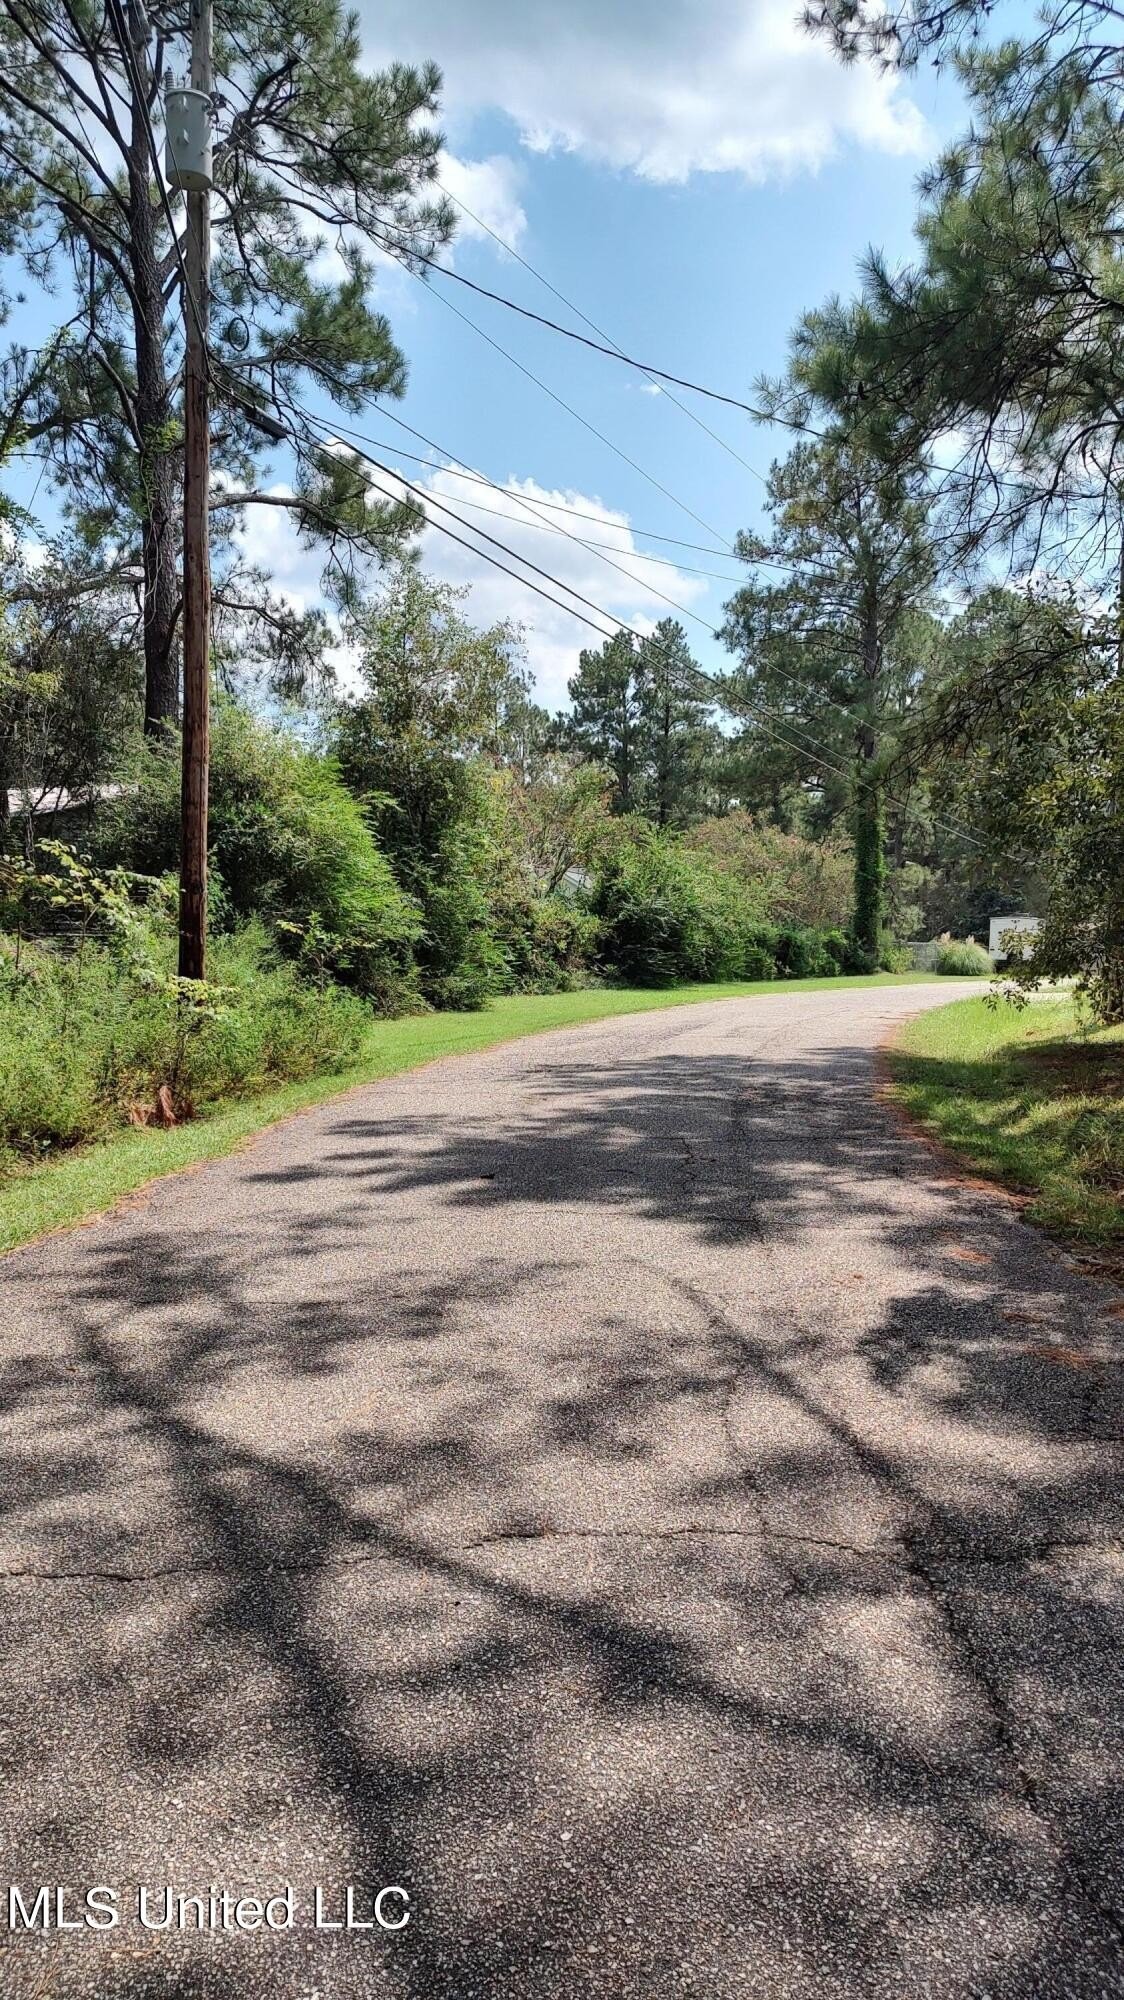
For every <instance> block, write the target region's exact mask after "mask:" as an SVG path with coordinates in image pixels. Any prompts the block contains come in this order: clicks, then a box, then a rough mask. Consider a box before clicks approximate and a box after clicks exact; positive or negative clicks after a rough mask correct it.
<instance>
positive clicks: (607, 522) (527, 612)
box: [410, 466, 706, 708]
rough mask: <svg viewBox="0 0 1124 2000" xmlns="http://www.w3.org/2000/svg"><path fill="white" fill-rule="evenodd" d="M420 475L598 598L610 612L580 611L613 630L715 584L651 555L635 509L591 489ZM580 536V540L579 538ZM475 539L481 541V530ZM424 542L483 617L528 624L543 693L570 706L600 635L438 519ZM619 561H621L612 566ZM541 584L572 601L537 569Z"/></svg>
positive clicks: (435, 567) (644, 624) (433, 563)
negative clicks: (637, 528)
mask: <svg viewBox="0 0 1124 2000" xmlns="http://www.w3.org/2000/svg"><path fill="white" fill-rule="evenodd" d="M410 477H411V478H412V479H414V481H415V484H418V485H421V486H422V487H423V488H424V489H425V491H426V493H427V494H432V495H433V498H434V500H435V501H445V502H447V503H448V505H449V506H450V507H451V508H453V509H454V511H455V512H456V513H457V514H460V515H462V516H463V518H464V519H465V520H467V521H472V522H474V523H476V524H477V525H478V529H479V530H481V531H483V532H485V533H487V534H489V535H492V536H494V537H495V539H496V540H497V541H499V542H502V543H504V544H505V545H506V547H507V548H508V549H511V550H514V551H515V553H516V555H519V556H524V557H526V558H527V559H528V560H529V561H530V562H533V563H537V564H538V565H539V567H540V569H544V570H547V571H548V572H549V573H550V576H551V577H556V578H557V579H558V583H559V584H562V585H569V586H570V587H571V588H572V589H573V590H577V591H580V592H581V593H582V595H583V596H585V597H587V598H590V599H591V600H592V602H593V603H594V604H595V605H598V606H599V607H601V608H602V609H603V611H604V612H606V613H607V614H608V616H607V617H605V618H598V617H597V614H596V613H595V612H594V611H592V610H590V608H589V606H588V605H584V604H582V603H580V602H578V603H576V604H575V607H574V608H575V610H576V611H578V612H580V613H582V615H583V616H586V617H588V618H590V619H591V620H593V621H594V623H595V624H599V625H601V626H602V627H603V628H604V633H605V636H608V634H609V633H610V632H611V631H612V630H613V629H614V620H617V619H619V620H621V621H622V622H623V623H625V624H629V625H635V626H637V628H638V629H640V630H648V629H650V627H651V626H652V625H653V624H654V623H655V622H656V621H657V620H658V619H660V618H663V617H675V616H676V615H677V613H676V611H675V609H674V608H673V606H672V605H670V604H668V603H667V602H666V599H668V598H671V599H673V600H675V603H677V604H679V605H683V606H685V607H686V608H687V609H690V608H691V606H692V605H693V604H694V603H695V601H696V599H698V598H699V597H701V596H702V595H703V594H704V593H705V588H706V586H705V584H704V583H703V581H702V580H701V579H700V578H698V577H694V576H687V575H685V574H683V572H681V571H680V570H677V569H675V568H668V567H666V566H665V565H664V564H663V563H656V562H653V561H652V560H651V558H650V557H648V556H645V555H644V554H643V552H642V551H641V550H640V549H638V548H637V546H636V543H635V541H634V539H633V536H632V532H631V529H630V528H629V524H628V516H627V515H626V514H623V513H621V512H619V511H617V510H615V509H613V508H610V507H606V506H605V504H604V503H603V502H602V501H601V500H598V499H596V498H592V497H590V496H589V495H588V494H583V493H577V492H574V491H573V490H571V489H565V490H560V489H558V488H551V487H544V486H540V485H539V484H538V482H537V481H536V480H534V479H514V478H513V479H509V480H508V481H507V482H506V484H505V485H504V487H503V489H502V491H501V492H495V491H493V490H492V489H490V488H488V489H484V490H482V489H481V488H479V487H476V486H473V485H472V484H471V482H469V481H466V480H465V479H463V478H459V477H458V476H457V474H456V472H455V470H454V469H453V468H451V467H448V466H437V467H435V468H434V469H433V471H432V472H427V473H425V474H423V475H421V476H417V475H414V474H411V475H410ZM466 499H468V500H476V499H479V500H480V501H481V502H482V503H483V504H484V505H486V506H488V507H489V508H495V509H496V510H497V512H498V513H499V515H500V517H501V518H500V519H498V520H497V519H496V518H495V517H494V516H493V515H491V514H484V513H480V512H477V511H476V510H475V509H473V508H472V507H469V506H466V505H465V501H466ZM552 506H553V507H555V508H557V507H568V508H576V509H577V510H578V511H579V512H580V513H582V514H586V515H591V516H592V517H593V518H592V519H590V520H575V519H573V518H572V516H570V515H568V514H564V513H559V512H553V511H551V508H552ZM428 511H429V513H430V518H431V520H432V521H433V522H434V523H438V522H444V523H445V525H446V526H447V527H450V528H452V529H453V530H454V531H455V533H456V534H458V535H464V534H465V532H466V531H465V529H464V528H463V527H462V526H461V525H460V523H459V522H458V521H456V520H454V519H453V518H452V517H451V516H450V515H449V514H443V513H442V512H441V511H440V508H439V507H437V506H436V505H434V506H431V507H430V508H429V509H428ZM547 524H552V525H554V526H556V527H559V526H561V527H564V528H565V529H566V530H567V534H566V535H560V534H552V533H550V532H548V531H547ZM570 536H573V537H575V538H580V539H574V540H570V539H568V537H570ZM469 539H470V540H471V539H473V537H472V536H471V533H469ZM587 541H588V542H599V543H602V544H604V545H605V550H604V554H605V555H607V556H608V557H609V562H606V561H605V560H604V556H603V555H602V554H599V553H598V551H597V550H594V549H590V548H586V547H585V546H583V544H584V542H587ZM420 546H421V556H422V565H423V567H424V568H425V569H426V571H427V572H428V573H429V574H430V575H431V576H440V577H444V578H445V579H446V581H448V582H450V583H456V584H465V585H467V586H468V590H469V596H468V600H467V604H466V610H467V612H468V615H469V616H470V617H471V618H472V619H474V620H475V621H476V622H477V623H478V624H481V625H488V624H491V623H493V621H495V620H497V619H500V618H513V619H515V620H517V621H518V622H519V623H521V624H522V625H523V626H524V629H525V636H526V643H527V653H528V657H529V660H530V664H531V667H532V669H533V671H534V675H535V681H536V687H537V693H538V699H539V700H540V701H542V702H544V703H545V704H546V705H547V707H549V708H556V707H558V706H560V705H561V704H564V703H565V701H566V683H567V681H568V680H569V678H570V676H571V675H572V674H573V673H574V671H575V669H576V667H577V659H578V653H579V651H580V649H581V648H582V647H583V646H598V645H600V644H601V639H600V637H599V636H598V634H597V632H595V631H591V630H590V629H589V627H588V626H585V625H582V624H581V623H580V622H579V620H578V619H577V618H575V617H572V616H571V615H570V614H569V613H568V612H566V611H565V610H564V609H562V608H561V607H560V606H555V605H553V604H549V603H547V602H546V600H545V599H544V598H542V597H540V596H539V595H538V594H537V592H536V591H535V590H533V589H531V588H530V587H529V586H527V585H524V584H520V583H517V582H515V580H514V579H513V578H511V577H509V576H505V575H504V574H503V573H502V572H501V571H499V570H497V569H496V568H495V567H494V566H493V565H492V563H490V562H489V560H488V557H487V556H486V555H478V554H475V553H473V552H472V551H470V550H468V549H465V548H462V547H460V546H459V544H458V543H456V542H454V541H452V540H451V539H450V537H449V536H448V535H446V534H443V533H442V531H441V528H440V527H439V526H437V525H434V526H431V527H427V528H425V529H424V530H423V531H422V534H421V537H420ZM483 546H484V547H485V548H486V549H488V551H489V554H491V555H492V556H495V557H496V558H497V559H498V560H499V561H500V562H503V563H507V564H508V566H509V567H512V568H518V566H519V565H518V563H514V564H513V563H512V561H511V558H510V556H508V555H506V554H505V553H504V552H503V550H502V549H498V548H495V547H493V546H492V545H491V544H489V543H484V545H483ZM610 562H611V563H612V564H615V565H617V567H615V568H612V567H610ZM622 572H623V574H622ZM532 575H533V573H532ZM533 581H534V582H535V583H537V584H539V585H541V587H542V589H543V590H546V591H549V592H550V593H551V595H552V596H555V597H562V598H566V591H565V590H559V589H558V588H557V586H556V585H555V584H553V583H550V582H548V581H547V579H546V578H545V577H541V576H533ZM688 623H689V621H688Z"/></svg>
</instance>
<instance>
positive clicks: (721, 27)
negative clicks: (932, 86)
mask: <svg viewBox="0 0 1124 2000" xmlns="http://www.w3.org/2000/svg"><path fill="white" fill-rule="evenodd" d="M366 21H367V37H368V49H369V52H370V54H371V56H372V58H373V59H374V60H376V61H378V62H380V63H381V62H383V61H385V60H386V59H387V58H388V57H389V56H391V55H394V56H397V57H401V58H404V59H407V60H418V59H420V58H423V57H427V56H430V57H433V58H434V59H435V60H436V61H437V62H438V63H439V64H440V65H441V68H442V70H443V71H444V75H445V108H446V115H448V116H451V117H453V118H457V117H471V116H472V115H473V114H476V113H481V112H495V111H500V112H503V113H505V114H506V115H507V116H509V117H510V118H511V119H513V121H514V122H515V124H516V125H517V127H518V128H519V132H520V136H521V138H522V141H523V144H524V145H525V146H527V147H529V148H531V149H532V150H533V151H538V152H550V151H562V152H576V153H582V154H585V155H586V156H587V157H589V158H591V159H595V160H599V161H602V162H605V163H606V164H608V165H610V166H613V167H618V168H625V169H629V170H631V171H632V172H635V173H637V174H639V175H641V176H642V177H643V178H645V179H647V180H652V181H682V180H685V179H686V178H687V176H688V175H689V174H691V173H695V172H709V173H719V172H731V173H740V174H743V175H744V176H745V177H746V178H747V179H749V180H754V181H760V180H764V179H767V178H771V177H775V176H777V175H785V174H790V173H793V172H796V171H799V170H800V169H805V168H812V169H814V168H817V167H819V166H821V165H822V164H823V162H824V161H825V160H827V159H828V158H830V157H831V155H832V154H833V153H835V152H836V151H837V150H838V148H839V146H840V145H841V144H843V143H846V142H856V143H858V144H860V145H863V146H869V147H872V148H874V149H875V150H877V151H880V152H889V153H893V154H903V153H913V152H916V151H919V150H921V149H922V147H923V146H924V143H925V127H924V121H923V119H922V116H921V114H920V112H919V110H918V109H917V107H916V105H914V104H913V103H912V102H911V101H910V99H909V98H908V96H907V95H906V94H905V91H904V88H903V86H902V83H901V81H900V79H899V78H898V77H896V76H894V75H891V74H888V73H887V74H880V73H879V72H878V71H877V70H876V69H875V68H874V67H873V66H872V65H869V64H862V63H856V64H853V65H851V66H850V67H848V68H844V67H843V66H842V65H841V64H840V63H839V62H838V61H837V60H836V59H835V57H834V56H833V55H832V53H831V50H830V49H829V48H828V47H827V46H826V44H825V43H824V42H823V41H820V40H816V39H813V38H812V37H810V36H809V35H807V34H806V33H805V32H804V30H803V29H802V28H801V26H800V25H799V22H798V21H797V19H796V9H795V7H794V5H793V0H664V4H662V5H660V6H658V7H652V6H651V5H650V4H648V0H644V4H641V0H616V4H614V5H612V6H606V5H605V4H604V0H568V4H567V6H566V7H564V8H560V7H558V6H557V5H556V4H554V0H550V3H549V4H548V0H476V4H475V5H473V6H471V7H465V6H453V5H451V4H450V0H379V5H378V7H377V9H376V8H375V6H374V5H373V4H369V13H368V14H367V17H366Z"/></svg>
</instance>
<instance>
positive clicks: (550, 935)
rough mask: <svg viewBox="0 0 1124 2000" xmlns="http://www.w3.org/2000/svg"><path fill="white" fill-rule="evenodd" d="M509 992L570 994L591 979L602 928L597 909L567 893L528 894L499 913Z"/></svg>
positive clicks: (497, 927)
mask: <svg viewBox="0 0 1124 2000" xmlns="http://www.w3.org/2000/svg"><path fill="white" fill-rule="evenodd" d="M493 921H494V931H495V937H496V941H497V943H498V945H499V948H500V950H501V952H502V954H503V960H504V969H505V990H506V991H507V992H509V993H568V992H571V991H572V990H573V989H574V988H575V987H578V986H586V985H588V984H589V983H590V968H591V967H592V966H593V965H594V964H595V963H596V961H597V954H598V945H599V943H600V937H601V927H600V924H599V923H598V920H597V918H596V917H595V916H594V915H593V913H592V912H591V911H590V910H588V909H586V908H584V907H583V906H582V905H580V904H579V903H577V902H574V901H568V900H567V899H566V898H565V897H562V896H535V895H526V896H524V897H523V898H521V899H518V900H512V901H510V902H505V903H501V904H500V905H499V907H498V908H497V910H496V912H495V916H494V919H493Z"/></svg>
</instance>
